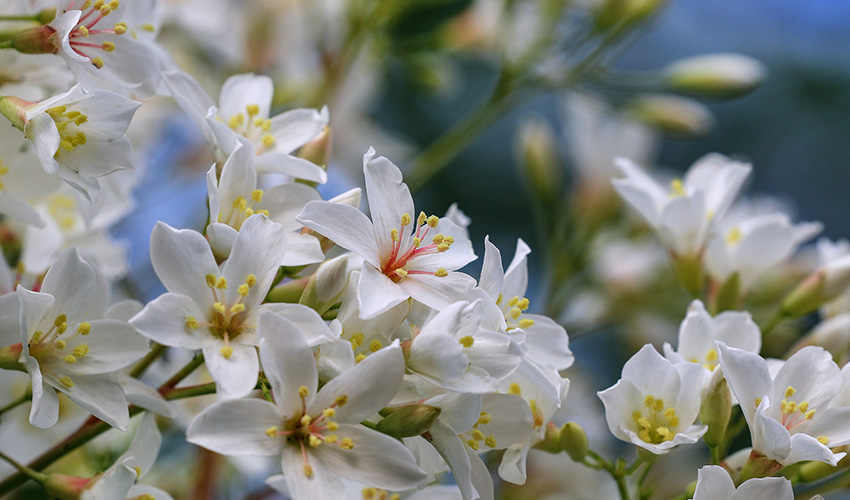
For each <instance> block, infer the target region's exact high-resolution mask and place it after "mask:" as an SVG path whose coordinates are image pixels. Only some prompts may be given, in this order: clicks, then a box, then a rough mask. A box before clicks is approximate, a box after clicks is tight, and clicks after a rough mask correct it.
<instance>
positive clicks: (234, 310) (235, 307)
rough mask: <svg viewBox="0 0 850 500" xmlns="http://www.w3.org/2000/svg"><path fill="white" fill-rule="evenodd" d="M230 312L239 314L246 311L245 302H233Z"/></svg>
mask: <svg viewBox="0 0 850 500" xmlns="http://www.w3.org/2000/svg"><path fill="white" fill-rule="evenodd" d="M230 312H231V313H233V314H239V313H241V312H245V304H242V303H239V304H233V306H232V307H231V308H230Z"/></svg>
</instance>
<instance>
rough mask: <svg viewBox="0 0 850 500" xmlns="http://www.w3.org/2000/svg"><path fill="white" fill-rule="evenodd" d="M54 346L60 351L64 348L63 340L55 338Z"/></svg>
mask: <svg viewBox="0 0 850 500" xmlns="http://www.w3.org/2000/svg"><path fill="white" fill-rule="evenodd" d="M56 348H57V349H59V350H60V351H61V350H62V349H64V348H65V341H64V340H57V341H56Z"/></svg>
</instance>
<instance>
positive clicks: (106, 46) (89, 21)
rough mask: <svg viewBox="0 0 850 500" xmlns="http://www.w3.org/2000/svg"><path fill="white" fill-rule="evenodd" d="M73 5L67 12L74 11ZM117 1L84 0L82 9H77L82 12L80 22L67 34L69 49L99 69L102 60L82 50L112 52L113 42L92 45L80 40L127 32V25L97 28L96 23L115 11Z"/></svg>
mask: <svg viewBox="0 0 850 500" xmlns="http://www.w3.org/2000/svg"><path fill="white" fill-rule="evenodd" d="M74 3H75V2H71V5H70V6H69V7H68V9H67V10H74ZM118 4H119V1H118V0H112V1H111V2H108V3H107V2H104V1H103V0H97V1H95V2H92V1H91V0H86V1H85V3H83V5H82V7H81V8H80V9H79V10H81V11H82V15H81V16H80V20H79V21H78V22H77V26H75V27H74V29H72V30H71V32H70V33H69V34H68V43H70V45H71V48H72V49H73V50H74V52H76V53H77V54H79V55H81V56H83V57H88V58H89V59H91V63H92V65H93V66H94V67H95V68H97V69H100V68H102V67H103V59H101V58H100V57H90V56H89V55H88V54H86V53H85V52H83V50H92V49H97V50H102V51H104V52H112V51H114V50H115V42H111V41H108V40H107V41H105V42H103V43H92V42H84V41H82V40H80V39H81V38H82V39H85V38H88V37H90V36H92V35H101V34H110V35H123V34H124V33H126V32H127V24H126V23H115V24H114V25H113V26H112V28H107V29H103V28H104V26H101V27H97V25H98V23H100V21H101V20H103V18H105V17H106V16H108V15H109V14H111V13H112V11H114V10H115V9H117V8H118Z"/></svg>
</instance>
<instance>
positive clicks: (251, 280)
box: [245, 274, 257, 287]
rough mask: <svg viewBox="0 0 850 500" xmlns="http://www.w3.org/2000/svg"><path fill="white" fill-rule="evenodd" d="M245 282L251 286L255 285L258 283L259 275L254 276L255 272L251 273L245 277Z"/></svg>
mask: <svg viewBox="0 0 850 500" xmlns="http://www.w3.org/2000/svg"><path fill="white" fill-rule="evenodd" d="M245 284H246V285H248V286H249V287H253V286H254V285H256V284H257V277H256V276H254V275H253V274H249V275H248V276H246V277H245Z"/></svg>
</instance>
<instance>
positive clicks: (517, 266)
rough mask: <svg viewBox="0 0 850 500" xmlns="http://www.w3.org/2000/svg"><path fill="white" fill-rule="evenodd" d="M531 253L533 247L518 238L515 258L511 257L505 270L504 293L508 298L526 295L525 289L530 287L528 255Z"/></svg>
mask: <svg viewBox="0 0 850 500" xmlns="http://www.w3.org/2000/svg"><path fill="white" fill-rule="evenodd" d="M530 253H531V248H529V246H528V245H527V244H526V243H525V242H524V241H522V239H517V241H516V251H514V258H513V259H511V263H510V265H509V266H508V269H507V271H505V284H504V286H503V287H502V294H503V295H504V296H505V298H506V299H510V298H511V297H514V296H518V297H522V296H524V295H525V290H526V288H528V262H527V257H528V254H530Z"/></svg>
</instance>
